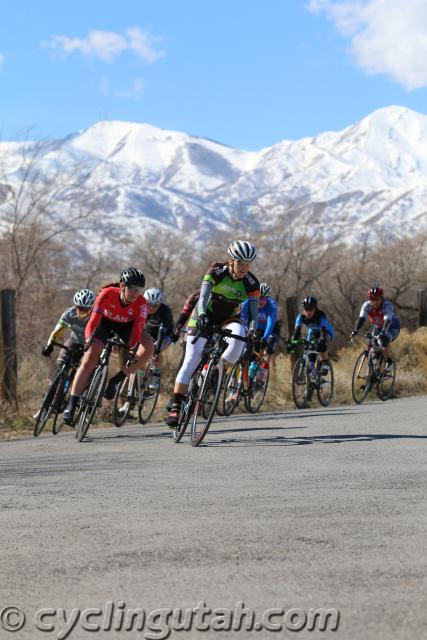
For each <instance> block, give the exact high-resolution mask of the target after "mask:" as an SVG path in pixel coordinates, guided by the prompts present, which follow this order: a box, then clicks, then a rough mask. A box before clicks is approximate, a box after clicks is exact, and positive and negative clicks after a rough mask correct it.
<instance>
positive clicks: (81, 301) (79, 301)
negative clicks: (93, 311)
mask: <svg viewBox="0 0 427 640" xmlns="http://www.w3.org/2000/svg"><path fill="white" fill-rule="evenodd" d="M73 300H74V304H75V305H76V306H77V307H82V308H83V309H88V308H89V307H93V303H94V302H95V294H94V292H93V291H91V290H90V289H79V290H78V291H76V293H75V294H74V298H73Z"/></svg>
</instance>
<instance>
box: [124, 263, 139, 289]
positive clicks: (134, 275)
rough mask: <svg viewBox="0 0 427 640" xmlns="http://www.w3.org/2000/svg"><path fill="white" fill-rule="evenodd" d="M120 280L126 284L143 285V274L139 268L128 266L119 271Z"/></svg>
mask: <svg viewBox="0 0 427 640" xmlns="http://www.w3.org/2000/svg"><path fill="white" fill-rule="evenodd" d="M120 282H123V283H124V284H125V285H126V286H128V285H134V286H136V287H145V276H144V274H143V273H142V271H140V270H139V269H135V267H129V268H128V269H125V270H124V271H122V272H121V274H120Z"/></svg>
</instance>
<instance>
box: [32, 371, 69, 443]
mask: <svg viewBox="0 0 427 640" xmlns="http://www.w3.org/2000/svg"><path fill="white" fill-rule="evenodd" d="M63 378H64V372H63V371H62V370H59V371H58V372H57V373H56V375H55V377H54V379H53V380H52V382H51V383H50V385H49V387H48V390H47V391H46V395H45V397H44V398H43V402H42V406H41V407H40V411H39V412H38V415H37V418H36V424H35V425H34V429H33V435H34V437H36V438H37V437H38V436H39V435H40V434H41V432H42V431H43V429H44V427H45V426H46V423H47V421H48V420H49V418H50V417H51V416H52V417H53V423H54V424H55V422H56V420H57V418H58V411H57V407H58V402H57V400H58V393H59V391H60V390H61V384H63Z"/></svg>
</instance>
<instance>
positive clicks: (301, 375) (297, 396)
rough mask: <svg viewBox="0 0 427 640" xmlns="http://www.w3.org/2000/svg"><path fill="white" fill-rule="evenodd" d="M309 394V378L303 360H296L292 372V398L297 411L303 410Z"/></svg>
mask: <svg viewBox="0 0 427 640" xmlns="http://www.w3.org/2000/svg"><path fill="white" fill-rule="evenodd" d="M309 392H310V376H309V374H308V371H307V368H306V363H305V359H304V358H298V360H297V361H296V363H295V366H294V370H293V372H292V398H293V401H294V403H295V406H296V408H297V409H305V408H306V407H307V405H308V400H309Z"/></svg>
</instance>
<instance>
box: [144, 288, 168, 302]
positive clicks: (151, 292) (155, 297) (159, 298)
mask: <svg viewBox="0 0 427 640" xmlns="http://www.w3.org/2000/svg"><path fill="white" fill-rule="evenodd" d="M144 298H145V299H146V300H147V302H148V304H151V305H152V306H153V307H155V306H156V305H157V304H161V303H162V302H163V299H164V296H163V293H162V292H161V291H160V289H157V287H151V289H147V291H146V292H145V293H144Z"/></svg>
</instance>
